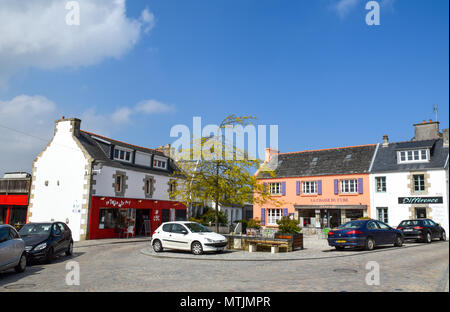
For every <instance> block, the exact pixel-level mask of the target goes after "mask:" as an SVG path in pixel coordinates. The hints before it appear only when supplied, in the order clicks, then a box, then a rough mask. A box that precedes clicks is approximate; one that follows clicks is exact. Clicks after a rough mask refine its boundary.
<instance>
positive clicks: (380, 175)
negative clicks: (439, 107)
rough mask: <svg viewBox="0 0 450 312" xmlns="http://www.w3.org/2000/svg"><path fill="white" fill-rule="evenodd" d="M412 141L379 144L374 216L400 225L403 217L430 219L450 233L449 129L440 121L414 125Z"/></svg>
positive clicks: (374, 176)
mask: <svg viewBox="0 0 450 312" xmlns="http://www.w3.org/2000/svg"><path fill="white" fill-rule="evenodd" d="M414 128H415V136H414V138H413V139H412V140H411V141H406V142H396V143H390V142H389V141H388V137H387V135H385V136H384V137H383V143H382V144H379V145H378V146H377V149H376V151H375V157H374V161H373V163H372V165H371V169H370V188H371V207H372V216H371V217H372V218H374V219H378V220H381V221H384V222H386V223H388V224H389V225H391V226H393V227H396V226H398V224H399V223H400V222H401V221H402V220H406V219H415V218H430V219H432V220H434V221H435V222H437V223H439V224H441V226H442V227H443V228H444V229H445V231H446V233H449V206H448V200H449V198H448V187H449V185H448V162H449V146H448V129H445V130H444V131H443V133H440V132H439V122H433V121H431V120H430V121H429V122H425V121H424V122H423V123H419V124H415V125H414Z"/></svg>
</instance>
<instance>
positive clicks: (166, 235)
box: [159, 223, 173, 248]
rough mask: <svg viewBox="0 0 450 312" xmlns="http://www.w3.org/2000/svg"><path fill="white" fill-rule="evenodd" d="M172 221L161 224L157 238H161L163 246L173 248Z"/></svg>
mask: <svg viewBox="0 0 450 312" xmlns="http://www.w3.org/2000/svg"><path fill="white" fill-rule="evenodd" d="M172 226H173V224H172V223H166V224H163V226H162V229H161V233H159V238H160V239H161V242H162V245H163V247H164V248H173V244H172V240H171V239H170V238H171V236H172Z"/></svg>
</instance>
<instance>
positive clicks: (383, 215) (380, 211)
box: [377, 207, 389, 223]
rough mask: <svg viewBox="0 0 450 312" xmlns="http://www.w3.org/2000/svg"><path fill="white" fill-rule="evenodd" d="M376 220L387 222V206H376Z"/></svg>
mask: <svg viewBox="0 0 450 312" xmlns="http://www.w3.org/2000/svg"><path fill="white" fill-rule="evenodd" d="M377 216H378V221H381V222H384V223H389V218H388V209H387V207H377Z"/></svg>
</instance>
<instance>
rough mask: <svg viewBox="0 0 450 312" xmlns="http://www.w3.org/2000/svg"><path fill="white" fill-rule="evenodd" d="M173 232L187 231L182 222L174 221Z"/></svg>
mask: <svg viewBox="0 0 450 312" xmlns="http://www.w3.org/2000/svg"><path fill="white" fill-rule="evenodd" d="M171 232H172V233H180V234H181V233H183V232H187V230H186V228H185V227H184V226H182V225H181V224H178V223H174V224H172V231H171Z"/></svg>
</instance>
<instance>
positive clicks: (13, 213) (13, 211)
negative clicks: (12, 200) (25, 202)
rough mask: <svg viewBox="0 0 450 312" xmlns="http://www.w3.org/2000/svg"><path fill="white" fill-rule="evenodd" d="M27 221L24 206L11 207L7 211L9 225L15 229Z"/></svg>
mask: <svg viewBox="0 0 450 312" xmlns="http://www.w3.org/2000/svg"><path fill="white" fill-rule="evenodd" d="M26 220H27V207H26V206H13V207H11V208H10V209H9V224H11V225H13V226H14V227H15V228H20V227H22V226H23V225H24V224H25V223H26Z"/></svg>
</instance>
